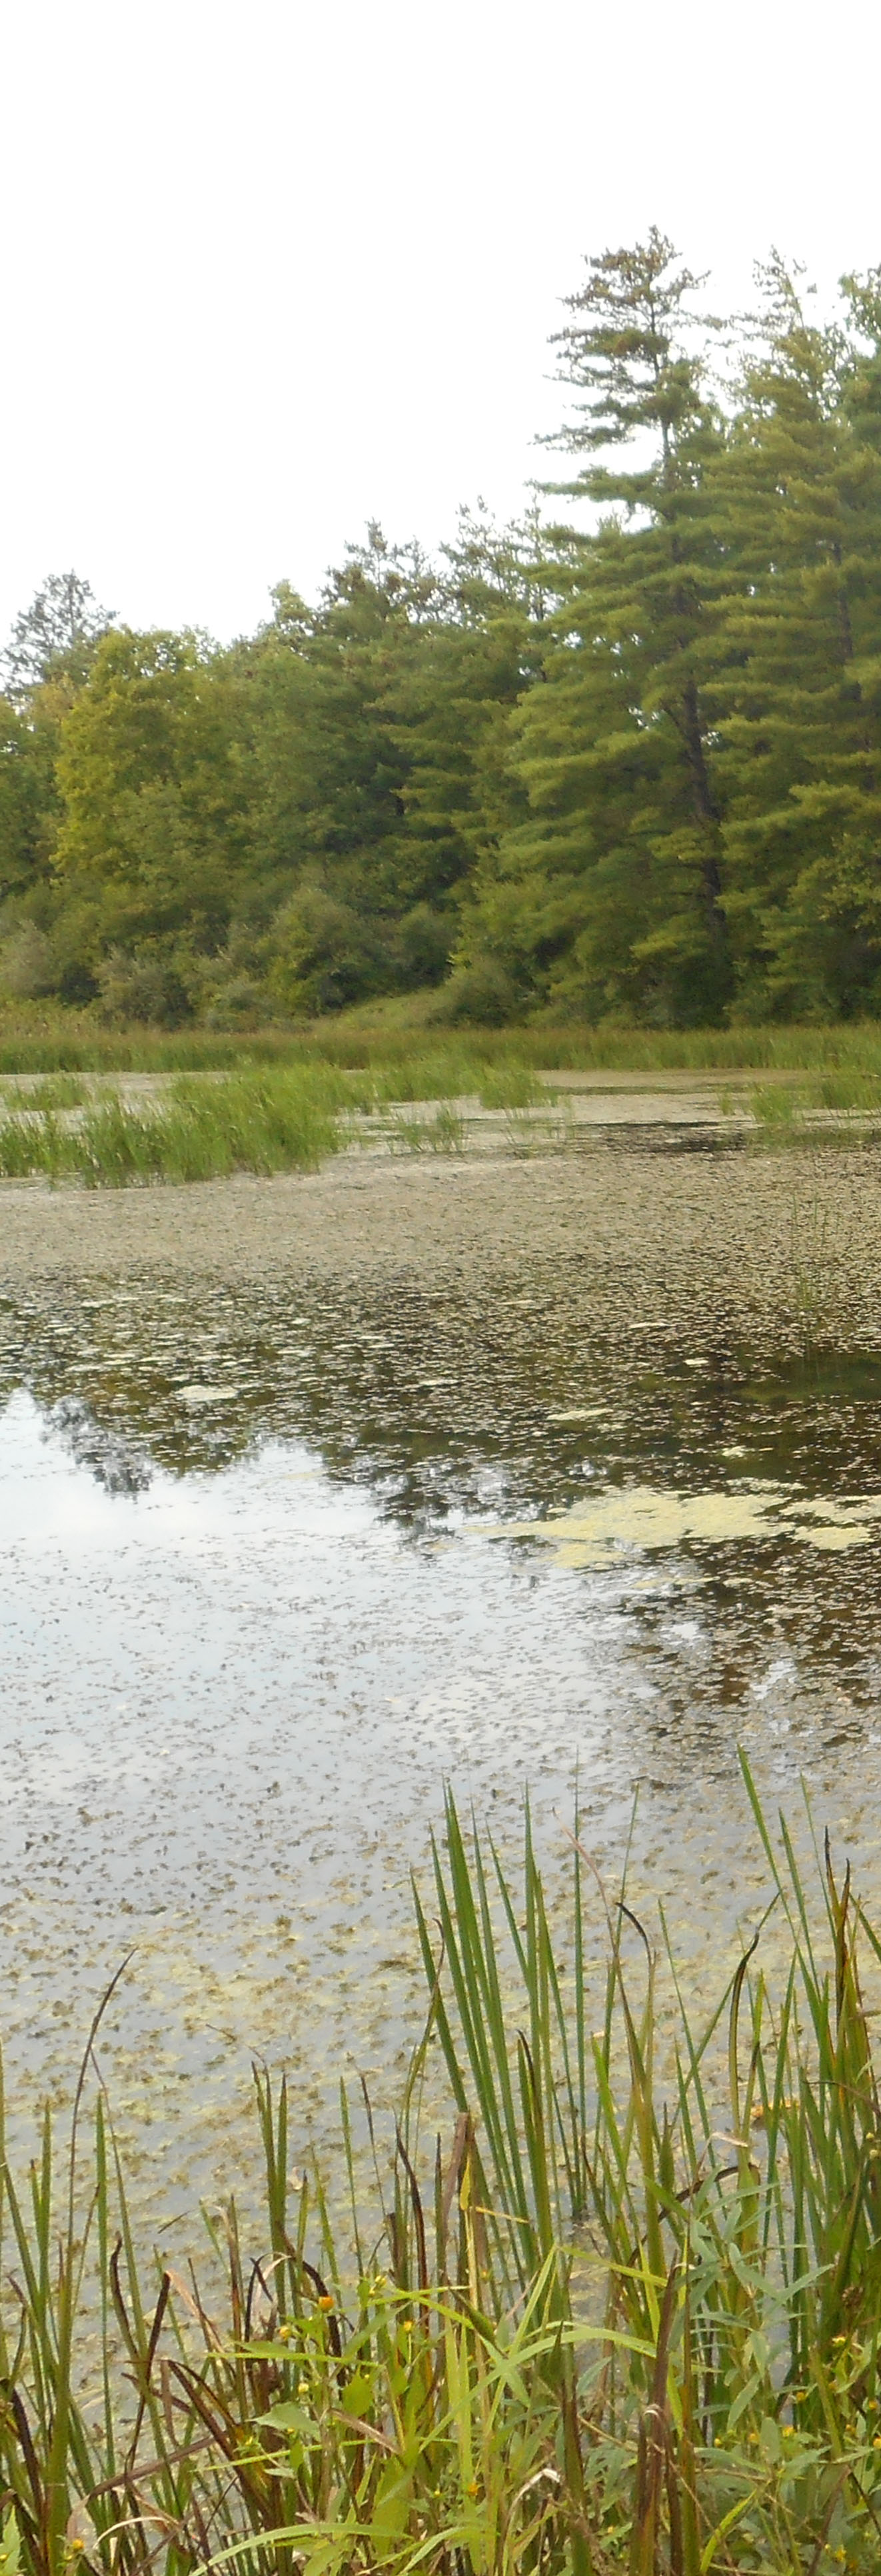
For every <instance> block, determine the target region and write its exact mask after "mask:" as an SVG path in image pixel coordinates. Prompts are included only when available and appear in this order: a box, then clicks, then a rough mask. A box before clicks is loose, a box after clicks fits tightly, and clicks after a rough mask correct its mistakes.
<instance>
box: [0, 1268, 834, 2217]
mask: <svg viewBox="0 0 881 2576" xmlns="http://www.w3.org/2000/svg"><path fill="white" fill-rule="evenodd" d="M879 1434H881V1352H879V1353H875V1352H874V1351H872V1350H871V1349H862V1350H860V1351H857V1352H856V1353H853V1352H852V1353H850V1354H849V1355H846V1354H840V1353H836V1352H835V1351H826V1352H824V1353H822V1354H811V1353H807V1354H806V1353H804V1352H802V1353H799V1352H798V1351H795V1352H794V1351H793V1350H792V1348H791V1347H790V1346H788V1345H785V1346H784V1344H783V1343H781V1346H780V1348H779V1349H775V1348H772V1347H765V1348H763V1349H761V1350H758V1349H749V1348H745V1347H733V1346H732V1345H731V1344H730V1343H728V1342H727V1341H726V1340H725V1338H724V1336H721V1335H720V1334H719V1333H718V1332H717V1331H714V1330H712V1329H708V1326H707V1322H706V1319H704V1320H703V1323H702V1319H701V1317H700V1316H696V1315H692V1314H687V1313H686V1314H677V1313H675V1312H668V1311H662V1312H659V1313H657V1314H651V1313H646V1314H644V1315H641V1316H639V1317H637V1318H634V1317H633V1316H632V1315H630V1316H625V1315H622V1316H621V1318H620V1319H619V1322H618V1324H617V1325H615V1323H614V1322H613V1323H611V1324H610V1322H609V1318H608V1315H604V1317H603V1318H602V1320H601V1322H599V1321H598V1320H597V1318H596V1316H595V1315H594V1314H592V1312H591V1309H590V1304H589V1300H586V1298H585V1295H584V1293H583V1292H582V1287H581V1284H580V1275H579V1270H578V1265H577V1263H575V1262H573V1264H572V1265H571V1266H567V1265H565V1264H563V1265H560V1264H557V1265H556V1266H555V1268H554V1270H553V1273H552V1274H550V1273H549V1272H548V1270H547V1269H546V1268H542V1267H541V1265H539V1264H535V1265H534V1266H533V1267H530V1264H529V1262H528V1261H527V1262H525V1264H524V1268H523V1273H522V1276H521V1277H520V1279H519V1280H518V1283H517V1288H516V1291H513V1290H512V1288H511V1284H510V1280H508V1281H507V1282H502V1281H498V1282H496V1283H493V1281H492V1280H491V1279H488V1280H487V1281H486V1282H485V1284H484V1288H483V1290H482V1292H481V1294H480V1295H479V1296H477V1297H476V1296H475V1295H474V1294H473V1293H472V1292H471V1291H469V1292H468V1293H467V1294H466V1291H465V1289H464V1287H463V1289H462V1290H461V1293H460V1292H459V1291H457V1289H456V1287H455V1286H452V1287H450V1286H447V1287H446V1288H445V1289H444V1290H443V1291H440V1290H435V1291H432V1292H430V1293H429V1292H426V1293H425V1294H420V1293H419V1292H418V1291H417V1290H416V1289H414V1288H407V1287H401V1288H399V1289H398V1290H397V1291H396V1292H394V1293H393V1294H392V1293H391V1292H389V1291H388V1290H385V1291H383V1292H382V1293H380V1291H378V1290H373V1291H372V1290H370V1289H369V1288H364V1287H363V1286H362V1287H358V1286H354V1285H353V1286H339V1285H334V1284H331V1285H330V1286H328V1284H327V1282H326V1281H325V1282H323V1283H322V1284H321V1286H320V1287H316V1288H315V1290H314V1292H312V1291H310V1290H309V1289H308V1288H306V1289H304V1286H303V1282H302V1280H299V1281H298V1282H297V1283H296V1286H295V1288H294V1289H288V1288H286V1286H285V1284H284V1282H283V1281H278V1280H276V1281H275V1283H274V1284H271V1285H268V1286H266V1287H265V1288H264V1289H261V1290H256V1289H251V1288H245V1287H240V1288H237V1289H236V1290H234V1291H230V1290H225V1289H223V1288H221V1287H219V1286H218V1287H216V1288H208V1289H206V1286H205V1283H204V1281H203V1280H200V1281H199V1283H198V1285H196V1284H195V1283H194V1286H193V1289H192V1293H191V1294H188V1293H187V1292H186V1290H185V1289H183V1290H182V1289H181V1287H180V1283H179V1282H178V1283H176V1286H175V1291H174V1293H171V1291H170V1290H169V1289H168V1287H167V1286H166V1285H163V1283H162V1282H161V1281H160V1280H158V1279H157V1278H156V1277H155V1276H152V1277H151V1276H150V1275H149V1274H145V1275H144V1276H143V1278H141V1279H140V1280H135V1281H133V1282H129V1283H128V1284H127V1285H126V1287H125V1288H124V1289H122V1288H120V1287H119V1285H118V1284H116V1283H113V1282H107V1283H106V1284H102V1283H101V1282H100V1281H97V1282H96V1281H95V1280H91V1281H89V1282H87V1283H83V1286H82V1289H81V1291H77V1290H75V1289H73V1288H71V1289H69V1290H67V1291H65V1292H58V1293H54V1294H53V1297H52V1300H51V1302H49V1301H48V1300H47V1299H46V1298H41V1297H38V1296H35V1297H33V1298H32V1299H30V1300H22V1298H21V1297H20V1296H19V1297H15V1296H9V1297H8V1298H7V1299H6V1300H5V1302H4V1303H3V1305H2V1307H0V1550H2V1569H3V1598H4V1604H5V1611H4V1619H3V1630H2V1678H3V1693H2V1716H0V1724H2V1733H3V1742H2V1760H0V1780H2V1806H0V1834H2V1877H0V1925H2V1940H3V1955H4V1974H3V2016H2V2017H3V2037H4V2043H5V2050H6V2061H7V2080H8V2085H9V2093H10V2096H11V2101H12V2110H13V2131H12V2134H13V2150H14V2152H16V2153H18V2152H22V2151H23V2150H24V2147H25V2145H26V2143H27V2141H28V2139H29V2135H30V2131H29V2118H30V2112H31V2108H32V2104H33V2100H34V2098H35V2094H36V2091H37V2089H38V2088H42V2087H44V2086H45V2085H46V2084H47V2083H48V2084H49V2086H50V2088H51V2089H53V2090H54V2091H55V2092H56V2093H57V2095H58V2096H59V2098H61V2097H62V2096H64V2095H65V2094H66V2093H67V2092H68V2091H69V2080H70V2073H71V2067H72V2064H73V2060H74V2054H75V2045H76V2042H77V2041H78V2039H79V2038H80V2037H81V2035H82V2034H83V2033H84V2031H85V2028H86V2027H87V2024H88V2020H89V2015H90V2010H91V2007H92V2003H93V2000H94V1998H95V1996H96V1994H97V1992H98V1991H99V1990H100V1986H101V1983H102V1980H104V1979H105V1978H106V1977H107V1976H109V1975H110V1974H111V1973H112V1971H113V1969H114V1968H115V1967H116V1966H117V1964H118V1962H119V1960H120V1958H121V1957H122V1956H123V1955H124V1954H125V1953H126V1952H128V1951H129V1950H132V1951H133V1953H134V1955H133V1958H132V1961H131V1965H130V1968H129V1970H128V1972H127V1975H126V1978H125V1980H124V1982H123V1985H122V1987H121V1989H120V1990H119V1993H118V1995H117V1997H116V1998H115V1999H114V2003H113V2006H112V2008H111V2013H110V2015H109V2017H108V2023H107V2025H106V2026H105V2031H104V2035H103V2038H102V2050H101V2058H102V2068H103V2071H104V2072H105V2074H106V2076H107V2079H108V2082H109V2084H110V2089H111V2093H112V2097H113V2101H114V2104H115V2106H116V2109H117V2112H118V2115H119V2117H120V2120H121V2125H122V2127H123V2130H124V2131H125V2133H126V2135H127V2137H128V2139H129V2140H130V2152H131V2156H132V2159H133V2161H134V2164H135V2167H136V2171H137V2177H138V2190H139V2193H140V2199H141V2206H142V2210H143V2212H144V2215H145V2216H146V2217H147V2218H148V2219H149V2222H150V2224H151V2225H153V2226H156V2227H158V2228H162V2227H163V2226H165V2225H166V2224H169V2225H170V2224H172V2223H173V2222H174V2221H175V2220H176V2219H177V2218H178V2216H179V2214H180V2213H181V2212H182V2211H184V2210H186V2209H188V2208H190V2207H191V2206H192V2204H193V2201H194V2199H195V2197H196V2196H197V2194H198V2192H199V2191H207V2192H208V2193H209V2194H214V2193H216V2192H217V2191H218V2190H220V2189H223V2188H228V2187H229V2185H230V2184H231V2183H232V2182H233V2181H235V2180H237V2179H238V2177H239V2176H240V2175H241V2174H242V2173H243V2172H244V2173H247V2170H248V2168H249V2161H250V2163H251V2164H252V2163H253V2152H252V2146H251V2131H250V2125H249V2115H248V2108H247V2103H248V2068H249V2062H250V2058H251V2055H252V2054H253V2052H254V2051H263V2052H265V2053H266V2054H267V2055H268V2056H269V2057H270V2058H271V2059H272V2060H273V2061H275V2062H282V2061H284V2062H285V2063H286V2064H287V2065H288V2067H289V2069H290V2070H291V2076H292V2082H293V2090H294V2113H293V2127H294V2149H295V2152H296V2153H297V2154H298V2155H300V2156H302V2154H303V2153H305V2151H306V2148H307V2147H308V2144H309V2141H310V2140H315V2141H317V2142H318V2143H319V2144H320V2145H322V2146H323V2147H326V2148H328V2149H330V2148H331V2147H332V2141H333V2136H334V2131H335V2124H336V2097H337V2085H338V2079H339V2074H340V2072H341V2071H348V2072H349V2073H353V2072H354V2071H355V2070H357V2069H363V2070H364V2071H365V2072H366V2074H367V2076H368V2078H369V2081H370V2084H371V2088H372V2090H373V2092H374V2094H375V2095H376V2097H377V2099H378V2100H380V2101H385V2102H393V2101H394V2099H395V2096H396V2092H397V2090H398V2088H399V2085H400V2080H401V2073H402V2070H403V2067H404V2065H405V2064H406V2057H407V2050H408V2046H409V2044H410V2043H411V2042H412V2040H413V2038H414V2037H415V2035H416V2033H417V2031H418V2028H419V2011H420V2000H421V1988H420V1983H419V1977H418V1973H417V1969H416V1963H415V1956H414V1943H413V1938H412V1931H411V1917H410V1896H409V1876H408V1874H409V1869H410V1866H411V1865H413V1864H415V1865H416V1866H417V1868H420V1869H423V1868H424V1865H425V1860H426V1853H427V1846H428V1836H429V1830H430V1827H431V1824H432V1823H433V1822H436V1821H437V1820H438V1818H439V1816H440V1813H441V1810H442V1797H443V1785H444V1782H445V1781H446V1780H451V1781H452V1783H453V1785H454V1787H455V1790H456V1793H457V1796H458V1797H459V1799H460V1801H461V1802H462V1803H463V1804H465V1805H467V1803H468V1802H469V1801H473V1802H474V1805H475V1808H476V1810H477V1812H478V1814H480V1815H482V1816H485V1815H489V1816H490V1817H491V1820H492V1824H493V1828H494V1831H495V1832H496V1834H497V1836H498V1838H499V1840H500V1842H501V1844H502V1846H503V1848H506V1849H510V1850H513V1849H515V1848H516V1844H517V1840H518V1836H519V1830H520V1821H521V1816H522V1804H523V1795H524V1790H525V1787H526V1786H527V1784H528V1786H529V1789H530V1793H531V1797H532V1802H533V1808H534V1812H535V1815H536V1820H537V1829H538V1833H539V1837H540V1841H541V1845H542V1849H543V1851H544V1853H545V1855H546V1858H547V1865H548V1868H549V1871H550V1873H551V1877H552V1879H553V1874H554V1872H555V1870H556V1869H557V1868H558V1866H559V1865H560V1864H561V1860H562V1855H563V1854H564V1852H565V1847H566V1833H567V1829H568V1826H569V1823H570V1821H571V1816H572V1811H573V1802H574V1796H575V1786H576V1778H577V1781H578V1790H579V1797H580V1801H581V1806H582V1810H583V1812H584V1817H585V1827H584V1830H585V1834H586V1837H587V1839H588V1840H589V1842H590V1844H591V1847H592V1849H593V1850H594V1851H595V1852H596V1854H597V1856H598V1857H599V1859H600V1860H601V1862H602V1863H603V1865H604V1866H607V1867H608V1868H609V1869H610V1870H611V1868H612V1867H613V1864H614V1862H615V1861H616V1860H617V1859H618V1858H619V1857H620V1853H621V1850H622V1848H623V1844H624V1841H625V1838H626V1835H627V1832H628V1829H629V1822H630V1819H631V1814H632V1806H633V1798H634V1793H635V1791H636V1790H637V1789H638V1793H639V1795H638V1807H637V1824H636V1831H635V1836H634V1843H633V1861H632V1869H633V1886H634V1890H635V1892H636V1894H637V1895H639V1896H640V1899H642V1898H643V1897H644V1898H645V1901H646V1903H647V1904H648V1903H649V1902H651V1903H652V1904H654V1903H655V1902H656V1900H657V1898H658V1896H663V1897H664V1899H665V1901H666V1904H667V1907H668V1912H669V1918H670V1921H671V1924H672V1927H673V1930H674V1935H675V1937H676V1939H677V1942H678V1944H679V1946H680V1948H681V1950H682V1952H683V1954H684V1955H685V1957H686V1959H687V1958H688V1957H689V1956H691V1958H692V1959H693V1960H695V1961H700V1962H702V1963H704V1965H706V1962H707V1961H708V1960H712V1961H714V1962H715V1961H718V1963H719V1966H720V1974H721V1963H722V1961H723V1960H725V1959H727V1958H729V1957H730V1955H731V1945H732V1942H734V1943H736V1940H737V1935H738V1927H740V1928H741V1929H742V1928H743V1927H744V1926H745V1925H746V1924H747V1922H749V1921H751V1920H752V1919H753V1917H754V1915H755V1913H756V1910H757V1909H758V1908H759V1906H760V1904H761V1900H762V1894H763V1891H764V1888H765V1884H766V1873H765V1871H764V1868H763V1865H762V1863H761V1859H760V1856H758V1855H757V1853H756V1850H755V1846H754V1842H753V1841H752V1839H751V1838H750V1836H749V1833H748V1829H747V1826H746V1823H745V1801H744V1797H743V1793H742V1789H741V1787H740V1783H739V1777H738V1772H737V1764H736V1747H737V1745H738V1743H742V1744H744V1745H745V1746H747V1747H748V1749H749V1751H750V1755H751V1758H752V1759H753V1760H754V1762H755V1764H756V1768H757V1770H758V1773H759V1775H760V1777H761V1779H762V1781H763V1784H764V1785H765V1786H766V1787H767V1788H768V1790H769V1792H770V1794H771V1796H772V1799H776V1798H777V1797H782V1798H783V1800H784V1801H785V1803H786V1805H787V1807H788V1808H789V1810H790V1812H792V1811H793V1810H794V1809H795V1808H796V1806H797V1804H798V1798H799V1779H800V1777H801V1776H802V1775H803V1776H804V1777H805V1778H806V1780H807V1782H808V1783H809V1786H810V1790H811V1795H812V1798H813V1800H814V1804H815V1808H816V1812H817V1815H818V1817H819V1819H820V1821H821V1822H822V1823H825V1822H827V1821H828V1823H829V1824H830V1827H831V1829H832V1833H833V1837H834V1838H835V1840H836V1846H837V1847H838V1848H841V1849H843V1848H844V1846H845V1844H846V1846H847V1849H848V1850H849V1851H850V1852H851V1853H852V1854H853V1856H854V1860H855V1865H856V1868H857V1873H858V1876H859V1880H860V1884H861V1885H862V1887H863V1888H864V1889H865V1890H867V1891H868V1892H869V1893H870V1894H871V1895H874V1896H875V1897H876V1898H877V1899H878V1900H881V1836H879V1830H878V1825H879V1817H878V1790H879V1784H881V1721H879V1668H881V1657H879V1641H881V1618H879V1583H878V1577H879V1567H881V1471H879V1460H881V1448H879Z"/></svg>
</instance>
